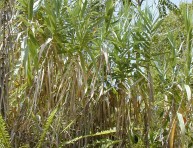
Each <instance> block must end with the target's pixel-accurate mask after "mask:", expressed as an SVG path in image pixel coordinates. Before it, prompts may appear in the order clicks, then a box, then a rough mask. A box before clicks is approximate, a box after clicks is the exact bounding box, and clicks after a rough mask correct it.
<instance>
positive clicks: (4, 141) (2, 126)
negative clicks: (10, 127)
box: [0, 115, 11, 148]
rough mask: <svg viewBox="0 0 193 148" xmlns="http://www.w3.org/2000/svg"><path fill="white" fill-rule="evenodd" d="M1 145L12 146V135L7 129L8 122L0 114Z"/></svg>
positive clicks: (8, 147)
mask: <svg viewBox="0 0 193 148" xmlns="http://www.w3.org/2000/svg"><path fill="white" fill-rule="evenodd" d="M0 147H2V148H10V147H11V143H10V137H9V133H8V131H7V130H6V123H5V121H4V120H3V118H2V116H1V115H0Z"/></svg>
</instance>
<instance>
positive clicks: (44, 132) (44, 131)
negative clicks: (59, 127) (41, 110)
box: [37, 108, 58, 148]
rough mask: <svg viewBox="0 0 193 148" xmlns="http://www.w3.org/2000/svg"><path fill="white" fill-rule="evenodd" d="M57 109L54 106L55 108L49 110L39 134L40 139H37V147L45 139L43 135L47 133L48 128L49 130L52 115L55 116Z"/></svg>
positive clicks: (52, 118)
mask: <svg viewBox="0 0 193 148" xmlns="http://www.w3.org/2000/svg"><path fill="white" fill-rule="evenodd" d="M57 110H58V109H57V108H56V109H55V110H53V111H52V112H51V114H50V115H49V117H48V119H47V121H46V124H45V126H44V129H43V132H42V134H41V136H40V140H39V141H38V144H37V148H40V147H42V145H43V142H44V139H45V137H46V134H47V132H48V130H49V127H50V125H51V124H52V122H53V120H54V116H55V114H56V112H57Z"/></svg>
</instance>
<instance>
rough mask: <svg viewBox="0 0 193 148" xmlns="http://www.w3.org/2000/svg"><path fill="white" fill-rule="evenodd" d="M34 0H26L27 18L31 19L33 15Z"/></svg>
mask: <svg viewBox="0 0 193 148" xmlns="http://www.w3.org/2000/svg"><path fill="white" fill-rule="evenodd" d="M33 5H34V0H28V19H29V20H32V17H33Z"/></svg>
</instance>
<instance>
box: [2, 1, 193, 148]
mask: <svg viewBox="0 0 193 148" xmlns="http://www.w3.org/2000/svg"><path fill="white" fill-rule="evenodd" d="M134 4H135V3H134ZM164 5H165V3H164ZM170 6H171V5H170ZM172 6H173V5H172ZM14 8H16V9H13V18H12V21H11V23H12V31H13V34H12V36H13V39H15V43H14V46H13V47H14V50H13V52H14V54H13V53H12V54H11V53H10V57H11V59H14V60H13V61H12V62H11V64H10V66H11V67H10V69H11V70H10V85H9V87H10V92H9V106H10V107H9V112H8V113H7V114H8V116H7V121H6V122H7V123H8V129H9V131H10V134H11V136H10V137H11V143H12V145H13V146H14V147H19V146H22V145H26V146H29V147H36V146H37V147H64V146H65V147H111V146H114V147H151V146H156V147H163V146H170V147H174V146H176V145H181V147H183V146H184V147H186V146H188V145H189V146H191V144H192V143H191V139H192V138H193V137H192V136H191V135H190V130H191V126H192V125H191V121H192V117H191V111H192V106H191V105H190V104H191V102H192V96H191V90H192V88H191V86H190V85H191V80H192V58H191V54H192V40H191V39H192V37H191V36H192V22H191V15H190V14H191V12H190V11H189V10H188V8H183V10H180V12H181V13H175V14H172V13H170V14H169V15H171V16H175V17H172V18H173V19H174V20H173V21H178V22H180V23H181V24H182V26H183V25H184V26H185V27H184V28H183V27H182V28H180V29H181V30H180V33H181V34H182V35H183V38H181V39H180V40H179V36H178V35H179V33H178V31H176V30H171V29H168V28H169V27H167V26H166V25H167V24H169V25H171V26H172V25H174V24H172V23H170V22H168V20H167V19H168V18H167V17H159V16H157V15H156V16H154V15H153V14H152V12H151V10H150V8H146V9H145V10H143V9H142V8H139V7H136V6H135V5H132V4H131V3H128V1H124V3H123V2H122V1H112V0H106V1H101V0H84V1H83V0H70V1H69V0H60V1H59V0H52V2H51V1H49V0H35V1H33V0H27V1H26V0H18V1H17V2H16V3H15V6H14ZM174 8H175V10H178V9H177V8H176V7H174ZM171 9H172V8H171ZM175 18H178V19H175ZM164 24H166V25H165V26H164ZM55 108H57V113H56V110H55ZM46 117H48V119H47V118H46ZM54 117H55V118H54ZM46 119H47V120H46ZM186 137H187V138H186Z"/></svg>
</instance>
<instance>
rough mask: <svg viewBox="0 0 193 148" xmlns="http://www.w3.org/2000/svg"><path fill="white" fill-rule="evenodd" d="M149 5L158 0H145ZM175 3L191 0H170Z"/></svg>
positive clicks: (189, 0) (190, 0)
mask: <svg viewBox="0 0 193 148" xmlns="http://www.w3.org/2000/svg"><path fill="white" fill-rule="evenodd" d="M145 1H146V2H147V3H148V4H149V5H151V4H152V3H153V2H157V1H158V0H145ZM171 1H172V2H173V3H175V4H176V5H179V3H180V2H192V0H171Z"/></svg>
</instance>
